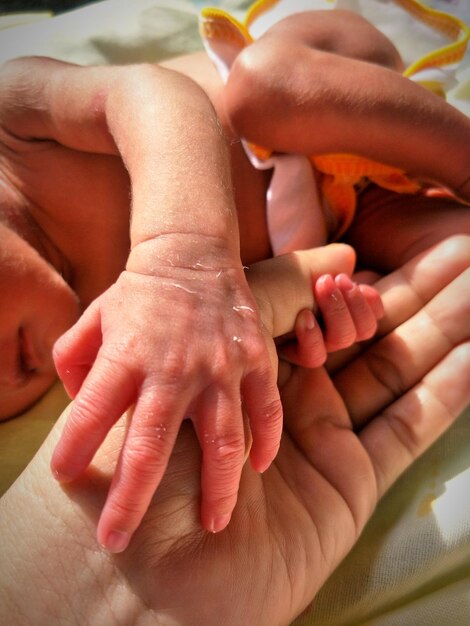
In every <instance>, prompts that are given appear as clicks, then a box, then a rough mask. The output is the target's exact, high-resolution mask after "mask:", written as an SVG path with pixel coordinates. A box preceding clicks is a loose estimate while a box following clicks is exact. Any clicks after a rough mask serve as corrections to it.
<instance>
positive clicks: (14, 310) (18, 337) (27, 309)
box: [0, 219, 79, 420]
mask: <svg viewBox="0 0 470 626" xmlns="http://www.w3.org/2000/svg"><path fill="white" fill-rule="evenodd" d="M78 316H79V305H78V300H77V297H76V295H75V293H74V292H73V290H72V289H71V288H70V287H69V285H68V284H67V283H66V282H65V280H64V279H63V278H62V276H61V275H60V274H59V273H58V272H57V271H56V269H55V268H54V267H53V266H52V265H51V264H49V263H48V262H47V261H46V260H45V259H44V258H43V257H42V256H41V255H40V254H39V253H38V252H37V250H36V249H35V248H34V247H33V246H32V245H30V244H29V243H28V242H27V241H26V240H25V239H23V238H22V237H21V236H20V235H19V234H18V233H17V232H15V230H14V229H13V228H11V226H10V225H9V224H8V223H7V222H6V221H5V220H2V219H0V420H2V419H6V418H8V417H13V416H14V415H17V414H18V413H21V412H22V411H23V410H25V409H26V408H28V407H29V406H30V405H32V404H33V403H34V402H35V401H36V400H38V399H39V398H40V397H41V396H42V395H43V394H44V393H45V392H46V391H47V389H48V388H49V387H50V386H51V385H52V383H53V382H54V380H55V379H56V373H55V369H54V364H53V361H52V347H53V344H54V342H55V341H56V339H58V338H59V336H60V335H61V334H62V333H64V332H65V331H66V330H67V329H68V328H70V326H72V325H73V323H74V322H75V321H76V320H77V318H78Z"/></svg>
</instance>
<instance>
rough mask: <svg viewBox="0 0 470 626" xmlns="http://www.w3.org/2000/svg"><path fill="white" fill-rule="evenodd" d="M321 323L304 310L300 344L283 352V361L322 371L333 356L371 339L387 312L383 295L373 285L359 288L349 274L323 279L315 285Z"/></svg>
mask: <svg viewBox="0 0 470 626" xmlns="http://www.w3.org/2000/svg"><path fill="white" fill-rule="evenodd" d="M314 295H315V301H316V303H317V305H318V311H319V314H320V320H317V319H315V315H314V313H313V312H312V311H311V310H309V309H303V310H302V311H300V312H299V314H298V315H297V319H296V321H295V328H294V334H295V337H296V341H287V342H286V343H285V344H283V345H281V346H280V348H279V354H280V355H281V357H282V358H284V359H286V360H288V361H290V362H292V363H295V364H296V365H301V366H303V367H320V366H321V365H323V364H324V363H325V361H326V358H327V354H328V353H329V352H336V351H338V350H343V349H344V348H349V347H350V346H351V345H352V344H353V343H356V342H357V341H364V340H365V339H370V338H371V337H372V336H373V335H374V334H375V332H376V330H377V321H378V320H379V319H380V318H381V317H382V316H383V314H384V309H383V304H382V300H381V297H380V295H379V293H378V292H377V291H376V290H375V289H374V288H373V287H371V286H370V285H362V284H361V285H358V284H356V283H354V282H353V281H352V280H351V279H350V278H349V276H347V275H346V274H339V275H338V276H336V277H335V278H333V277H332V276H331V275H329V274H325V275H323V276H320V278H318V280H317V281H316V282H315V284H314Z"/></svg>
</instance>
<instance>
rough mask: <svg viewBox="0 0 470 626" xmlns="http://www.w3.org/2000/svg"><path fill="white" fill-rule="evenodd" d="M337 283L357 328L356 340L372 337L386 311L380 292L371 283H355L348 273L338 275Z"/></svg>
mask: <svg viewBox="0 0 470 626" xmlns="http://www.w3.org/2000/svg"><path fill="white" fill-rule="evenodd" d="M335 283H336V285H337V286H338V287H339V289H340V290H341V293H342V295H343V298H344V301H345V303H346V306H347V307H348V310H349V313H350V315H351V319H352V321H353V324H354V327H355V329H356V339H355V340H356V341H364V340H365V339H370V338H371V337H372V336H373V335H374V334H375V332H376V331H377V320H378V319H380V318H381V317H383V313H384V310H383V304H382V300H381V298H380V295H379V293H378V292H377V291H376V290H375V289H374V288H373V287H370V286H369V285H358V284H356V283H353V282H352V280H351V279H350V278H349V276H347V275H346V274H339V275H338V276H336V278H335ZM345 347H348V346H345Z"/></svg>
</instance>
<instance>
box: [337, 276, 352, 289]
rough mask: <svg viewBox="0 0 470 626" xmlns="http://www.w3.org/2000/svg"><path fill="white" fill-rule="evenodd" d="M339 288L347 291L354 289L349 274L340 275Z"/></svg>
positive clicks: (338, 278)
mask: <svg viewBox="0 0 470 626" xmlns="http://www.w3.org/2000/svg"><path fill="white" fill-rule="evenodd" d="M337 281H338V286H339V287H341V288H342V289H346V290H347V291H351V289H354V286H355V285H354V283H353V281H352V280H351V279H350V278H349V276H348V275H347V274H339V275H338V276H337Z"/></svg>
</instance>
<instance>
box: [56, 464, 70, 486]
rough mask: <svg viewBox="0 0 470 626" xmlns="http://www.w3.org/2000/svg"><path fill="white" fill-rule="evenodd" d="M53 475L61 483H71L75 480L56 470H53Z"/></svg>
mask: <svg viewBox="0 0 470 626" xmlns="http://www.w3.org/2000/svg"><path fill="white" fill-rule="evenodd" d="M52 475H53V476H54V478H55V479H56V480H57V481H59V483H70V482H72V480H73V477H72V476H68V475H67V474H64V473H63V472H59V470H56V469H54V468H52Z"/></svg>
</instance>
